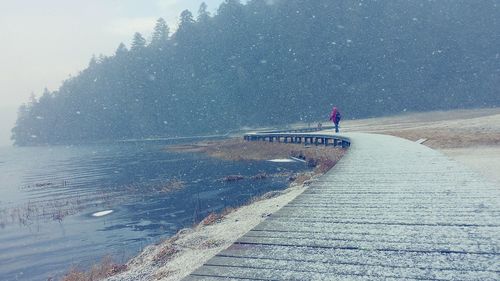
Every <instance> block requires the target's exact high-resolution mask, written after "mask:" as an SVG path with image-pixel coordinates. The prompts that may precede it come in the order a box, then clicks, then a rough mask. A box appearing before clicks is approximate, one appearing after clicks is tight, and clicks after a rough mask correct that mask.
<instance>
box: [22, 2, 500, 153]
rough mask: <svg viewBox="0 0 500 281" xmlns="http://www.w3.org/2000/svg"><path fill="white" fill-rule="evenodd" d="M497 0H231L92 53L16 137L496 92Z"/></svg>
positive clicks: (472, 100) (184, 128)
mask: <svg viewBox="0 0 500 281" xmlns="http://www.w3.org/2000/svg"><path fill="white" fill-rule="evenodd" d="M499 15H500V4H499V1H497V0H475V1H468V0H440V1H415V0H391V1H375V0H365V1H362V0H335V1H334V0H314V1H303V0H251V1H248V3H247V4H241V3H240V2H239V1H238V0H226V1H225V2H224V3H223V4H221V5H220V7H219V8H218V11H217V13H216V14H215V15H210V14H209V12H207V6H206V5H205V4H202V5H201V7H200V9H199V11H198V13H197V15H196V16H193V14H192V13H191V12H189V11H187V10H186V11H184V12H182V14H181V17H180V24H179V27H178V29H177V31H176V32H175V33H173V34H170V32H169V27H168V26H167V24H166V23H165V21H164V20H163V19H159V20H158V21H157V24H156V27H155V29H154V31H153V35H152V38H151V40H146V39H144V37H143V36H142V35H141V34H139V33H136V34H135V35H134V36H133V40H132V43H131V45H130V48H127V47H126V46H125V45H124V44H120V45H119V46H118V48H117V50H116V53H115V54H114V55H112V56H100V57H98V58H95V57H94V58H92V59H91V61H90V63H89V66H88V67H87V68H86V69H85V70H83V71H81V72H80V73H79V74H78V75H77V76H76V77H73V78H70V79H68V80H66V81H64V82H63V84H62V86H61V87H60V88H59V89H58V90H57V91H54V92H49V91H45V92H44V93H43V95H42V96H41V97H40V98H38V99H37V98H34V97H33V98H32V99H31V100H30V101H29V102H28V103H27V104H25V105H23V106H21V107H20V109H19V114H18V119H17V124H16V126H15V128H14V129H13V130H12V139H13V140H14V141H15V143H16V144H17V145H33V144H59V143H83V142H94V141H112V140H118V139H128V138H147V137H155V136H186V135H195V134H205V133H216V132H226V131H229V130H232V129H235V128H239V127H241V126H255V125H282V124H287V123H290V122H297V121H301V120H302V121H310V120H319V119H323V120H326V119H327V118H328V117H327V115H328V113H329V110H330V108H331V105H332V104H335V105H337V106H339V107H340V109H341V110H342V112H343V115H344V117H348V118H359V117H367V116H378V115H386V114H391V113H396V112H401V111H406V110H408V111H425V110H434V109H450V108H465V107H483V106H495V105H496V106H498V105H500V92H499V91H500V90H499V89H500V67H499V65H500V57H499V56H500V54H499V52H500V50H499V48H498V47H499V46H500V36H499V30H500V18H499Z"/></svg>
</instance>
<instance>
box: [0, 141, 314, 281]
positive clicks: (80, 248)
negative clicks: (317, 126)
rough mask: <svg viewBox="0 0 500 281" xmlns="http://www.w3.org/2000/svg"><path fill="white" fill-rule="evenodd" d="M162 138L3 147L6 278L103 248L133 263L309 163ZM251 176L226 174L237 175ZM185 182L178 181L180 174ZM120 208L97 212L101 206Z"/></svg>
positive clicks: (47, 271)
mask: <svg viewBox="0 0 500 281" xmlns="http://www.w3.org/2000/svg"><path fill="white" fill-rule="evenodd" d="M168 144H172V143H168V142H164V143H158V142H156V143H144V142H137V143H124V144H115V145H92V146H53V147H27V148H17V147H16V148H14V147H3V148H0V280H47V279H48V278H49V277H60V276H61V274H63V273H64V272H66V271H67V270H68V268H70V267H71V266H78V267H83V268H85V267H88V266H90V265H91V264H93V263H95V262H97V261H99V260H100V259H101V258H102V257H103V256H105V255H111V256H113V258H114V260H115V261H118V262H125V261H126V260H127V259H128V258H130V257H132V256H134V255H136V254H137V253H138V252H139V251H140V250H141V249H142V248H143V247H145V246H146V245H148V244H151V243H154V242H156V241H158V240H159V239H161V238H164V237H168V236H171V235H173V234H175V232H176V231H177V230H179V229H180V228H183V227H189V226H191V225H193V223H194V221H197V220H200V219H201V218H203V217H204V216H205V215H206V214H208V213H209V212H211V211H221V210H222V209H224V208H225V207H229V206H237V205H241V204H243V203H245V202H247V201H248V200H249V199H250V198H251V197H253V196H256V195H260V194H263V193H265V192H267V191H270V190H277V189H283V188H285V187H286V186H287V184H288V176H287V175H288V174H289V173H292V172H298V171H302V170H305V169H306V167H305V166H304V164H302V163H271V162H267V161H240V162H233V161H222V160H217V159H212V158H209V157H206V156H204V155H202V154H190V153H168V152H165V151H164V150H163V148H164V147H165V145H168ZM262 172H265V173H267V174H274V175H275V176H273V177H268V178H266V179H264V180H252V179H250V178H247V179H244V180H242V181H238V182H232V183H227V182H224V181H221V180H220V179H221V178H223V177H225V176H228V175H234V174H241V175H245V176H248V177H251V176H254V175H256V174H259V173H262ZM181 181H182V182H183V183H184V184H183V188H180V189H176V188H175V185H172V183H179V182H181ZM105 210H112V211H113V212H112V213H111V214H109V215H106V216H102V217H95V216H93V215H92V214H95V213H96V212H100V211H105Z"/></svg>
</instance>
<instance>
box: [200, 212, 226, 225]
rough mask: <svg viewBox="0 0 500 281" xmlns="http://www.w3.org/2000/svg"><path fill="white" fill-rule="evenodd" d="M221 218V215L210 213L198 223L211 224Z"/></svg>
mask: <svg viewBox="0 0 500 281" xmlns="http://www.w3.org/2000/svg"><path fill="white" fill-rule="evenodd" d="M221 219H222V216H221V215H218V214H216V213H210V214H208V216H206V217H205V218H204V219H203V220H202V221H201V222H200V224H201V225H211V224H214V223H217V222H218V221H220V220H221Z"/></svg>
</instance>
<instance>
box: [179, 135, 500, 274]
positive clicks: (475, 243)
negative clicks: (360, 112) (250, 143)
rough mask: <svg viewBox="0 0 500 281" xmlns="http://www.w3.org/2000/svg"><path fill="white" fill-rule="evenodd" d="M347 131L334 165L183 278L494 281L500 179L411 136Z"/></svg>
mask: <svg viewBox="0 0 500 281" xmlns="http://www.w3.org/2000/svg"><path fill="white" fill-rule="evenodd" d="M323 133H324V132H323ZM344 136H346V137H348V138H349V139H350V140H351V148H350V149H349V152H348V153H347V154H346V156H344V158H343V159H342V160H341V161H340V162H339V163H338V164H337V165H336V166H335V168H334V169H332V170H331V171H329V172H328V173H327V174H325V175H324V176H323V177H321V179H320V180H319V181H318V182H315V183H314V184H312V185H311V186H310V187H309V189H308V190H306V191H304V192H303V193H302V194H301V195H299V196H298V197H297V198H296V199H294V200H293V201H291V202H290V203H289V204H288V205H286V206H284V207H283V208H282V209H281V210H279V211H278V212H276V213H274V214H273V215H272V216H270V217H269V218H267V219H266V220H265V221H264V222H262V223H260V224H259V225H257V226H256V227H255V228H254V229H252V230H251V231H249V232H248V233H247V234H245V235H244V236H243V237H241V238H240V239H239V240H238V241H237V242H236V243H234V244H233V245H232V246H231V247H229V248H228V249H226V250H224V251H222V252H220V253H219V254H217V255H216V256H215V257H213V258H212V259H210V260H209V261H207V262H206V263H205V265H204V266H202V267H200V268H199V269H197V270H196V271H194V272H193V273H192V274H191V275H190V276H188V277H187V278H186V279H184V280H500V187H498V186H496V184H494V183H489V182H487V181H485V180H483V179H482V177H481V176H480V175H478V174H476V173H474V172H472V171H470V170H468V169H466V168H465V167H463V166H461V164H458V163H457V162H454V161H452V160H450V159H448V158H447V157H446V156H444V155H442V154H441V153H439V152H437V151H434V150H432V149H430V148H427V147H425V146H423V145H419V144H416V143H413V142H411V141H407V140H403V139H400V138H396V137H391V136H385V135H374V134H362V133H352V134H345V135H344Z"/></svg>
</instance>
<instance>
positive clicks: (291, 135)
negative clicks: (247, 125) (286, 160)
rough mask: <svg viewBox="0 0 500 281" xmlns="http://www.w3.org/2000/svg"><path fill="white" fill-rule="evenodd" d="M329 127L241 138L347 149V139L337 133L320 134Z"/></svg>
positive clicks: (260, 133)
mask: <svg viewBox="0 0 500 281" xmlns="http://www.w3.org/2000/svg"><path fill="white" fill-rule="evenodd" d="M325 129H329V127H322V128H298V129H290V130H277V131H263V132H252V133H247V134H245V135H244V136H243V139H244V140H246V141H268V142H280V143H298V144H304V145H324V146H334V147H336V146H340V147H343V148H346V147H349V146H350V145H351V141H350V139H349V138H347V137H344V136H342V135H339V134H337V133H325V132H321V131H323V130H325Z"/></svg>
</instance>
